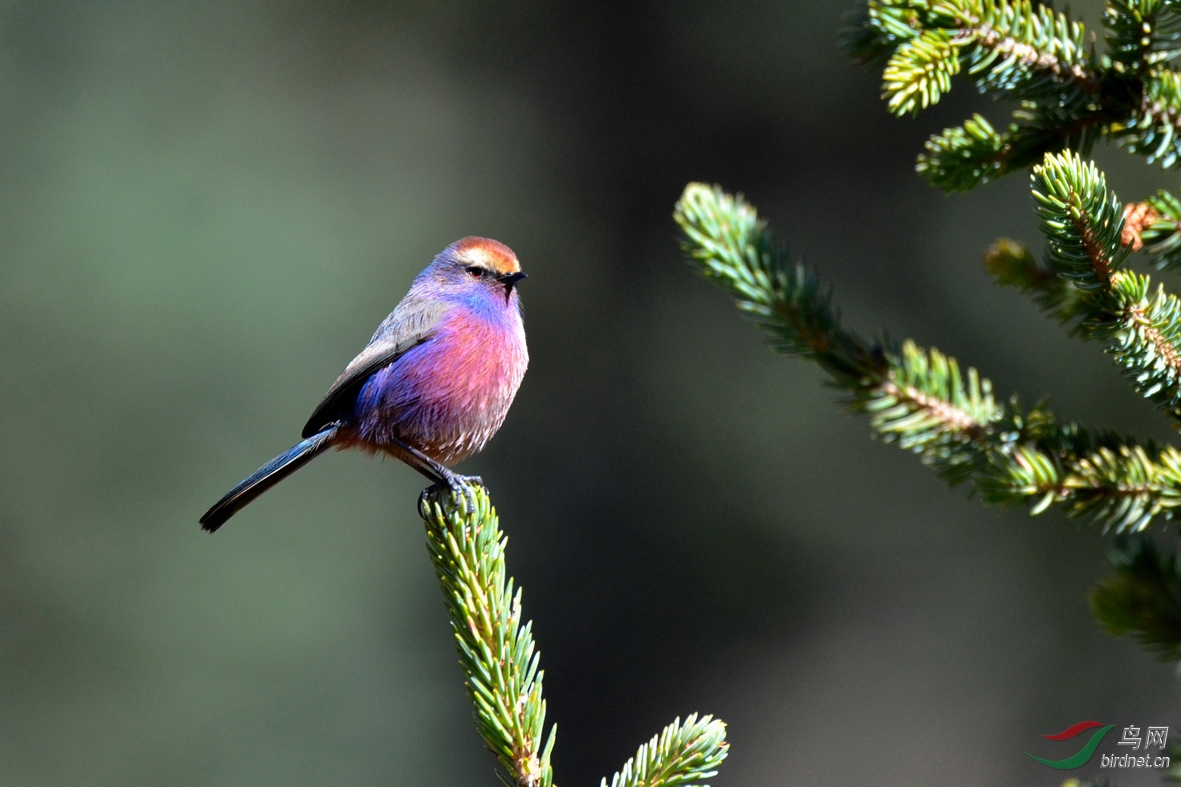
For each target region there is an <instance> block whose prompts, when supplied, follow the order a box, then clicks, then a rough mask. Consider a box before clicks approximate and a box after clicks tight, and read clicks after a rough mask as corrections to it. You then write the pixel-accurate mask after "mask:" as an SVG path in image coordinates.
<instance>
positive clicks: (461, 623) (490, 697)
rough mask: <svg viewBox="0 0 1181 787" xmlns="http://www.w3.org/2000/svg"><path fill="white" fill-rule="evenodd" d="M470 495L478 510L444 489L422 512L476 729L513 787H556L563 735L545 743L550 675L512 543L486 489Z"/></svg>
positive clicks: (476, 488)
mask: <svg viewBox="0 0 1181 787" xmlns="http://www.w3.org/2000/svg"><path fill="white" fill-rule="evenodd" d="M468 489H469V491H470V493H471V501H472V503H474V506H473V507H472V508H471V509H468V508H467V506H466V505H461V504H460V502H459V500H457V498H456V496H454V495H451V494H450V493H449V492H447V493H445V492H443V491H437V492H434V493H432V495H431V496H430V497H428V498H427V499H425V500H424V503H425V510H424V511H423V514H424V521H425V523H426V532H427V549H428V551H429V552H430V555H431V562H432V563H433V564H434V566H435V574H436V576H438V578H439V583H440V584H441V585H442V588H443V597H444V599H445V600H446V602H447V611H448V612H449V613H450V615H451V629H452V631H453V632H454V633H455V647H456V649H457V650H458V651H459V664H460V667H462V668H463V673H464V676H465V677H466V679H467V680H466V685H467V689H468V697H469V698H470V699H471V701H472V705H473V707H474V708H475V717H476V729H477V730H478V731H479V733H480V737H482V738H483V739H484V743H485V745H487V747H488V749H489V751H491V752H492V753H493V754H495V755H496V757H497V759H498V760H500V764H501V767H503V768H504V770H505V773H501V772H499V771H498V772H497V775H498V776H499V777H500V779H501V781H502V782H503V783H504V784H505V785H507V787H550V785H552V784H553V770H552V768H551V767H550V751H551V750H552V749H553V745H554V734H555V732H556V731H557V730H556V727H554V726H551V727H550V730H549V735H548V736H545V738H544V740H543V733H544V727H545V700H544V699H542V696H541V682H542V678H543V677H544V672H542V671H540V670H539V669H538V667H539V661H540V658H541V654H540V653H538V652H537V650H536V648H535V646H534V644H533V632H532V628H533V624H532V623H525V624H524V625H522V623H521V591H520V590H519V589H518V590H517V591H516V592H514V591H513V581H512V580H511V579H508V578H507V577H506V576H505V573H506V570H505V561H504V548H505V544H506V543H507V541H508V539H507V538H506V537H505V536H503V535H502V534H501V532H500V526H499V521H498V519H497V516H496V511H495V509H493V508H492V504H491V502H490V501H489V500H488V494H487V491H486V490H485V489H484V488H483V487H480V486H470V487H468ZM444 496H445V497H446V501H445V500H444ZM445 502H446V505H444V503H445ZM463 502H464V503H466V502H467V501H466V500H464V501H463Z"/></svg>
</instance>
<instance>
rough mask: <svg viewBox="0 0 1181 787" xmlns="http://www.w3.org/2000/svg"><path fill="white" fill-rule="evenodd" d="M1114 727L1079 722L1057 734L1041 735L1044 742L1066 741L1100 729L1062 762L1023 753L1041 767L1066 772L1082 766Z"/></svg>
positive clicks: (1090, 722)
mask: <svg viewBox="0 0 1181 787" xmlns="http://www.w3.org/2000/svg"><path fill="white" fill-rule="evenodd" d="M1114 726H1115V725H1114V724H1108V725H1106V726H1104V725H1103V724H1100V723H1099V722H1097V721H1080V722H1079V723H1078V724H1072V725H1070V726H1069V727H1067V728H1066V729H1064V730H1063V731H1062V732H1059V733H1057V734H1055V735H1043V736H1042V737H1043V738H1045V739H1046V740H1051V741H1066V740H1070V739H1071V738H1073V737H1075V736H1077V735H1082V734H1083V733H1084V732H1086V731H1087V730H1090V729H1094V728H1095V727H1101V728H1102V729H1099V730H1096V731H1095V732H1094V733H1092V734H1091V738H1090V740H1088V741H1087V743H1086V745H1085V746H1083V747H1082V748H1081V749H1079V750H1078V753H1077V754H1075V755H1074V756H1073V757H1067V758H1066V759H1064V760H1043V759H1042V758H1041V757H1036V756H1034V755H1032V754H1029V752H1025V753H1026V754H1027V755H1029V756H1030V757H1032V758H1033V759H1035V760H1037V761H1038V762H1040V763H1041V764H1042V765H1049V766H1050V767H1051V768H1057V769H1059V770H1062V771H1068V770H1070V769H1071V768H1078V767H1079V766H1081V765H1084V764H1085V763H1086V762H1087V760H1089V759H1091V755H1093V754H1094V753H1095V749H1097V748H1099V744H1100V742H1102V740H1103V736H1104V735H1106V734H1107V733H1108V732H1110V731H1111V728H1112V727H1114Z"/></svg>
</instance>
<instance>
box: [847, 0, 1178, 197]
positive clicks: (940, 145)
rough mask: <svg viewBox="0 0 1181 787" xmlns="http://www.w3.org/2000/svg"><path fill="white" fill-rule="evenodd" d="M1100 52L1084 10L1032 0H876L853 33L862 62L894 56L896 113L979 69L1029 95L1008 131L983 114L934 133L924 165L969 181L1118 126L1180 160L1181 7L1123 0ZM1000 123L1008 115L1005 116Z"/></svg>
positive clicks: (986, 81)
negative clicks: (1070, 12) (1177, 67)
mask: <svg viewBox="0 0 1181 787" xmlns="http://www.w3.org/2000/svg"><path fill="white" fill-rule="evenodd" d="M1103 22H1104V27H1105V34H1104V35H1105V39H1106V41H1107V45H1108V53H1107V54H1106V55H1105V56H1103V57H1099V56H1098V55H1097V54H1096V52H1095V50H1094V46H1093V44H1091V43H1089V42H1088V38H1087V35H1086V31H1085V29H1084V27H1083V25H1082V23H1081V22H1078V21H1075V20H1072V19H1070V18H1068V17H1067V16H1066V14H1064V13H1061V12H1058V11H1054V10H1053V9H1052V8H1051V7H1050V6H1049V4H1044V5H1042V4H1039V5H1034V4H1033V3H1032V2H1031V0H869V2H868V3H867V6H866V9H865V12H864V13H863V14H862V15H861V16H860V18H859V19H858V21H857V23H856V25H855V26H854V28H853V29H851V30H849V31H848V32H847V33H846V36H845V47H846V51H847V52H848V53H849V55H850V56H851V57H852V58H853V59H854V60H855V61H857V62H859V63H863V64H874V65H876V64H878V63H880V62H882V61H883V60H886V61H887V62H886V65H885V70H884V71H883V87H882V95H883V98H885V99H886V101H887V106H888V108H889V110H890V111H891V112H892V113H894V114H898V115H901V114H906V113H910V114H913V113H916V112H918V111H919V110H921V109H925V108H926V107H929V106H931V105H932V104H934V103H936V102H938V101H939V100H940V98H942V96H943V95H944V94H945V93H946V92H947V91H948V90H950V89H951V87H952V84H953V81H954V80H953V77H955V76H956V75H957V74H961V73H962V74H964V75H966V76H968V77H969V78H970V79H971V80H972V81H973V82H974V83H975V84H976V87H977V89H978V90H979V91H980V92H982V93H986V94H988V95H990V96H992V97H993V98H995V99H1005V100H1011V101H1019V102H1021V106H1020V108H1019V109H1018V110H1017V111H1015V112H1014V114H1013V121H1012V123H1010V124H1008V125H1007V126H1006V127H1005V130H1004V131H998V130H997V129H995V128H993V126H992V125H990V124H989V123H988V122H987V121H986V120H984V118H983V117H981V116H980V115H979V114H976V115H974V116H973V117H972V118H971V119H970V120H969V121H967V122H966V123H965V124H964V125H963V126H962V127H960V128H950V129H946V130H944V131H943V132H942V133H941V134H937V135H935V136H933V137H931V139H930V140H929V141H928V142H927V144H926V151H925V152H924V153H923V154H922V155H920V156H919V160H918V163H917V168H918V171H919V173H920V174H921V175H922V176H923V177H924V178H926V179H927V180H928V181H930V182H931V183H932V184H933V185H935V186H937V187H938V188H940V189H943V190H944V191H948V192H954V191H966V190H969V189H972V188H975V187H976V186H979V185H982V184H984V183H987V182H990V181H992V180H995V179H997V178H999V177H1003V176H1004V175H1006V174H1008V173H1010V172H1013V171H1016V170H1019V169H1023V168H1025V167H1028V166H1030V165H1032V164H1035V163H1037V162H1038V161H1040V160H1041V158H1042V157H1043V156H1044V155H1045V154H1046V153H1053V152H1060V151H1062V150H1067V149H1070V150H1075V151H1078V152H1080V153H1082V154H1084V155H1086V154H1088V153H1089V152H1090V149H1091V146H1092V145H1094V143H1095V142H1096V141H1098V140H1099V139H1102V138H1104V137H1107V138H1109V139H1112V140H1114V141H1116V142H1117V143H1118V144H1120V145H1122V146H1124V147H1125V148H1127V149H1128V150H1130V151H1131V152H1134V153H1137V154H1139V155H1143V156H1145V157H1146V158H1147V159H1148V161H1149V162H1152V163H1158V164H1160V165H1161V166H1163V167H1166V168H1168V167H1173V166H1176V165H1178V164H1179V163H1181V73H1178V72H1176V71H1173V70H1172V69H1170V68H1168V66H1167V62H1168V61H1169V60H1171V59H1173V58H1174V57H1176V56H1177V55H1178V54H1181V8H1179V7H1178V5H1177V4H1176V3H1174V2H1172V0H1112V2H1109V3H1108V6H1107V9H1106V12H1105V14H1104V17H1103ZM997 128H1000V127H997Z"/></svg>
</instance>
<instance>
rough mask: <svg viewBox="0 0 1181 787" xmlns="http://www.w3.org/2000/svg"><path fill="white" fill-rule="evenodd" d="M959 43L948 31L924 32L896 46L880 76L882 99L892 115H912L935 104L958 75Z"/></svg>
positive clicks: (961, 44)
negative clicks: (952, 79)
mask: <svg viewBox="0 0 1181 787" xmlns="http://www.w3.org/2000/svg"><path fill="white" fill-rule="evenodd" d="M962 46H963V41H961V40H960V39H958V38H956V37H955V35H954V33H953V32H952V31H950V30H938V29H936V30H924V31H923V32H922V34H921V35H919V36H918V37H917V38H913V39H911V40H910V41H907V42H906V43H904V44H902V45H901V46H899V47H898V48H897V49H896V50H895V51H894V54H893V55H892V56H891V57H890V62H888V63H887V64H886V70H885V71H884V72H883V73H882V98H885V99H886V100H887V104H886V105H887V106H888V107H889V109H890V111H891V112H893V113H894V114H895V115H904V114H907V113H910V114H915V113H917V112H918V111H919V110H920V109H926V108H927V107H929V106H932V105H934V104H936V103H938V102H939V99H940V98H941V97H942V96H943V94H944V93H946V92H947V91H949V90H951V78H952V77H953V76H955V75H956V74H958V73H959V72H960V47H962Z"/></svg>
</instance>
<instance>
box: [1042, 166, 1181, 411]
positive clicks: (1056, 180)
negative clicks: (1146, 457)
mask: <svg viewBox="0 0 1181 787" xmlns="http://www.w3.org/2000/svg"><path fill="white" fill-rule="evenodd" d="M1032 182H1033V196H1034V199H1035V200H1036V202H1037V211H1038V218H1039V219H1040V220H1041V230H1042V233H1043V234H1044V235H1045V236H1046V240H1047V243H1048V247H1049V251H1048V255H1047V256H1048V259H1049V261H1050V264H1051V267H1052V268H1053V269H1054V270H1055V271H1057V273H1058V275H1059V276H1061V277H1062V278H1064V279H1066V280H1068V281H1070V282H1072V283H1073V284H1074V286H1075V287H1077V288H1079V290H1081V291H1082V292H1083V293H1084V295H1085V296H1086V297H1085V299H1084V301H1083V303H1082V306H1081V307H1076V308H1077V309H1078V311H1080V312H1082V315H1081V316H1083V317H1085V318H1086V319H1085V321H1084V322H1082V323H1081V324H1080V327H1081V328H1082V332H1083V333H1084V334H1086V335H1091V336H1094V337H1097V338H1106V339H1107V340H1108V341H1107V352H1108V353H1110V354H1111V355H1112V357H1113V359H1114V360H1115V363H1116V365H1117V366H1118V367H1119V369H1120V371H1121V372H1122V373H1123V375H1124V377H1125V378H1127V380H1128V381H1129V382H1130V383H1131V385H1132V387H1133V389H1135V390H1136V392H1137V393H1139V394H1140V395H1142V396H1144V397H1146V398H1148V399H1150V400H1151V401H1152V402H1154V403H1155V404H1156V405H1157V406H1158V407H1160V408H1162V409H1164V410H1165V411H1166V412H1168V413H1169V415H1170V416H1171V417H1173V418H1174V419H1175V420H1176V421H1178V422H1179V423H1181V301H1179V300H1178V299H1177V297H1176V296H1174V295H1171V294H1169V293H1167V292H1165V290H1164V288H1163V287H1160V286H1158V287H1157V288H1156V290H1155V291H1153V290H1152V287H1151V281H1150V279H1149V278H1148V277H1147V276H1141V275H1140V274H1138V273H1135V272H1134V271H1130V270H1123V269H1122V266H1123V263H1124V259H1125V258H1126V256H1127V253H1128V249H1127V247H1125V246H1124V245H1123V243H1122V240H1121V236H1122V233H1123V227H1124V220H1123V210H1122V208H1121V207H1120V202H1119V200H1118V198H1117V197H1116V196H1115V195H1114V194H1111V193H1109V192H1108V190H1107V183H1106V179H1105V178H1104V176H1103V174H1102V173H1101V172H1099V170H1098V169H1097V168H1096V167H1095V165H1094V164H1093V163H1090V162H1087V163H1084V162H1083V161H1082V160H1081V159H1080V158H1079V157H1078V156H1077V155H1075V154H1073V153H1069V152H1067V153H1063V154H1061V155H1055V154H1048V155H1047V156H1046V158H1045V161H1044V162H1043V164H1042V165H1040V166H1038V167H1035V168H1034V172H1033V178H1032ZM1087 307H1089V309H1088V308H1087Z"/></svg>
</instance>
